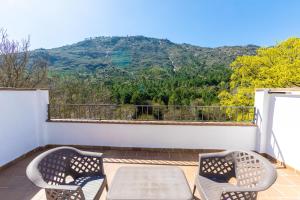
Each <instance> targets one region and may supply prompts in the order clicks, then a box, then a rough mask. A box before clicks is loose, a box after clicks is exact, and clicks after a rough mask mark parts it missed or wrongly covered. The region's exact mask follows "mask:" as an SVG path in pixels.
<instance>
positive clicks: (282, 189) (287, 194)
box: [0, 150, 300, 200]
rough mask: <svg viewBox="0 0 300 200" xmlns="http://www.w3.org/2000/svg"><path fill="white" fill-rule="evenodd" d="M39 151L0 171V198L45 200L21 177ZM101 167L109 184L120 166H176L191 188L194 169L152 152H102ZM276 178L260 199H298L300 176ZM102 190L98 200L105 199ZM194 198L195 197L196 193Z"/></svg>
mask: <svg viewBox="0 0 300 200" xmlns="http://www.w3.org/2000/svg"><path fill="white" fill-rule="evenodd" d="M39 153H41V152H37V153H35V154H34V155H32V156H30V157H27V158H25V159H23V160H21V161H19V162H17V163H16V164H14V165H13V166H11V167H9V168H7V169H5V170H3V171H2V172H0V199H1V200H2V199H3V200H27V199H35V200H36V199H45V195H44V191H43V190H40V189H39V188H37V187H35V186H34V185H33V184H32V183H31V182H30V181H29V180H28V179H27V178H26V175H25V169H26V166H27V165H28V163H29V162H30V161H31V160H32V159H33V158H34V157H35V156H36V155H38V154H39ZM104 154H105V159H104V162H105V163H104V168H105V172H106V174H107V176H108V184H109V185H110V183H111V181H112V178H113V176H114V174H115V172H116V171H117V169H118V168H119V167H121V166H124V165H126V166H128V165H132V166H133V165H134V166H138V165H139V166H143V165H155V164H159V165H176V166H178V167H180V168H181V169H182V170H183V171H184V173H185V175H186V178H187V180H188V182H189V184H190V186H191V188H192V186H193V181H194V177H195V174H196V170H197V159H198V154H197V153H178V152H177V153H175V152H164V153H159V152H153V151H116V150H109V151H104ZM277 172H278V179H277V181H276V183H275V184H274V185H273V186H272V187H271V188H270V189H268V190H267V191H265V192H261V193H259V196H258V199H260V200H279V199H283V200H288V199H289V200H297V199H299V200H300V175H299V174H296V173H295V172H293V171H292V170H289V169H281V168H278V169H277ZM105 196H106V192H105V191H104V193H103V195H102V196H101V200H102V199H103V200H104V199H105ZM196 196H198V194H196Z"/></svg>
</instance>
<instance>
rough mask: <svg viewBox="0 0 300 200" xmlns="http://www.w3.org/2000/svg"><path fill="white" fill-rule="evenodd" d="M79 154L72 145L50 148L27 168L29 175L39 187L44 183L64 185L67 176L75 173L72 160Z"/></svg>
mask: <svg viewBox="0 0 300 200" xmlns="http://www.w3.org/2000/svg"><path fill="white" fill-rule="evenodd" d="M78 155H79V153H78V152H77V151H76V150H75V149H74V148H71V147H58V148H54V149H51V150H48V151H46V152H44V153H42V154H40V155H38V156H37V157H36V158H35V159H33V160H32V161H31V162H30V164H29V165H28V167H27V169H26V174H27V177H28V178H29V179H30V180H31V181H32V182H33V183H35V184H36V185H37V186H39V187H42V186H43V184H50V185H64V184H66V178H67V177H68V176H69V175H71V176H72V175H73V173H72V172H73V171H74V170H72V169H71V167H72V165H71V164H70V163H71V160H72V158H74V157H78ZM72 177H73V176H72Z"/></svg>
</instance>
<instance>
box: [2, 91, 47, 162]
mask: <svg viewBox="0 0 300 200" xmlns="http://www.w3.org/2000/svg"><path fill="white" fill-rule="evenodd" d="M47 103H48V91H45V90H7V89H6V90H4V89H0V141H1V145H0V152H1V153H0V166H2V165H3V164H5V163H7V162H9V161H11V160H14V159H15V158H17V157H19V156H21V155H23V154H24V153H26V152H28V151H31V150H32V149H34V148H36V147H38V146H42V145H44V132H45V120H46V115H45V113H46V112H47V110H46V109H47V106H46V105H47Z"/></svg>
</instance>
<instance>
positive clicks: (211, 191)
mask: <svg viewBox="0 0 300 200" xmlns="http://www.w3.org/2000/svg"><path fill="white" fill-rule="evenodd" d="M195 184H196V186H197V189H198V191H199V193H200V196H201V198H202V199H206V200H215V199H220V195H221V194H222V192H223V187H225V186H228V185H230V184H229V183H219V182H216V181H213V180H210V179H208V178H206V177H204V176H199V175H198V176H197V177H196V180H195Z"/></svg>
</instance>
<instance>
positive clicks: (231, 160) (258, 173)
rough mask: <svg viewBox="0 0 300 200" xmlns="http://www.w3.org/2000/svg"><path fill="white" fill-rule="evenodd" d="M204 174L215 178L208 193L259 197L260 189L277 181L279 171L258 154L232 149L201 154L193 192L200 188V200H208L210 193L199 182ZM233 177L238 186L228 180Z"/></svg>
mask: <svg viewBox="0 0 300 200" xmlns="http://www.w3.org/2000/svg"><path fill="white" fill-rule="evenodd" d="M201 177H204V178H205V180H207V179H209V180H210V181H213V182H210V183H212V184H211V186H210V187H211V188H210V190H209V192H210V194H212V196H214V198H215V199H220V200H225V199H236V200H239V199H243V200H245V199H247V200H256V199H257V194H258V192H259V191H263V190H266V189H268V188H269V187H271V185H272V184H273V183H274V182H275V181H276V179H277V172H276V169H275V168H274V167H273V166H272V164H271V163H270V162H269V161H268V160H267V159H266V158H264V157H262V156H261V155H259V154H257V153H254V152H251V151H241V150H232V151H223V152H218V153H208V154H200V155H199V166H198V174H197V176H196V180H195V184H194V188H193V194H195V191H196V189H197V190H198V192H199V194H200V196H201V199H202V200H204V199H206V200H207V199H209V198H208V197H207V196H208V195H207V194H204V192H203V190H202V186H201V182H200V181H197V179H198V180H199V179H200V178H201ZM231 178H236V181H237V184H236V185H235V184H230V183H228V181H229V180H230V179H231ZM215 199H213V200H215Z"/></svg>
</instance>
